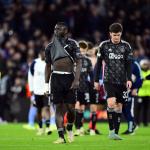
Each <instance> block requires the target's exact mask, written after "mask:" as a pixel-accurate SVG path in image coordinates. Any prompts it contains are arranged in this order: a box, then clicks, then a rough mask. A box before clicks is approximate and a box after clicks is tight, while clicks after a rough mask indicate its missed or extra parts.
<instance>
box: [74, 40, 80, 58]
mask: <svg viewBox="0 0 150 150" xmlns="http://www.w3.org/2000/svg"><path fill="white" fill-rule="evenodd" d="M74 58H75V59H81V58H82V55H81V52H80V47H79V44H78V42H77V41H75V40H74Z"/></svg>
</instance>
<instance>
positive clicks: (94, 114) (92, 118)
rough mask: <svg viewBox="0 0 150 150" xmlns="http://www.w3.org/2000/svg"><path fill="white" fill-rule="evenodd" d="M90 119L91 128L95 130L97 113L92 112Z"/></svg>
mask: <svg viewBox="0 0 150 150" xmlns="http://www.w3.org/2000/svg"><path fill="white" fill-rule="evenodd" d="M91 121H92V127H91V128H92V129H93V130H95V126H96V122H97V113H96V112H92V117H91Z"/></svg>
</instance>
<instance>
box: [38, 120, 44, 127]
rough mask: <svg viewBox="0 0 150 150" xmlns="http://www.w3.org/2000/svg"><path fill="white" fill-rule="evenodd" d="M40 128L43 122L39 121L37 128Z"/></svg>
mask: <svg viewBox="0 0 150 150" xmlns="http://www.w3.org/2000/svg"><path fill="white" fill-rule="evenodd" d="M42 127H43V122H42V120H41V121H39V128H42Z"/></svg>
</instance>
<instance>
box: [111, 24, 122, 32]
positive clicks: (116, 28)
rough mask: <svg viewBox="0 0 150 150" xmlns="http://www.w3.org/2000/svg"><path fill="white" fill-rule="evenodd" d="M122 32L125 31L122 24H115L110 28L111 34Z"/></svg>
mask: <svg viewBox="0 0 150 150" xmlns="http://www.w3.org/2000/svg"><path fill="white" fill-rule="evenodd" d="M122 31H123V27H122V25H121V24H120V23H113V24H111V25H110V26H109V32H113V33H118V32H122Z"/></svg>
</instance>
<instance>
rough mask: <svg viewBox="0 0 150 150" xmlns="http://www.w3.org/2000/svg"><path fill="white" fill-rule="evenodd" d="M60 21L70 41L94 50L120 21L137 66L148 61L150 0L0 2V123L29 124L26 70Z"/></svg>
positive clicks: (7, 0)
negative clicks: (87, 45) (68, 33)
mask: <svg viewBox="0 0 150 150" xmlns="http://www.w3.org/2000/svg"><path fill="white" fill-rule="evenodd" d="M58 21H65V22H66V23H67V24H68V26H69V28H70V36H71V37H73V38H74V39H76V40H77V41H79V40H86V41H89V42H91V43H92V44H93V45H94V46H97V45H99V44H100V42H101V41H102V40H106V39H108V27H109V25H110V24H111V23H113V22H120V23H121V24H122V25H123V27H124V31H123V39H124V40H126V41H128V42H129V43H130V44H131V46H132V48H133V49H134V51H135V56H136V57H137V59H138V61H139V62H140V61H141V60H142V59H145V58H146V59H148V60H149V58H150V0H142V1H141V0H126V1H121V0H113V1H112V0H78V1H77V0H0V73H1V74H0V75H1V79H0V122H4V121H8V122H18V121H19V122H20V121H26V120H27V114H28V109H29V106H30V100H29V99H30V98H29V97H30V93H29V92H28V85H27V72H28V67H29V65H30V64H31V63H32V61H33V59H34V58H36V57H37V55H38V52H39V50H40V48H41V47H43V46H46V45H47V44H48V43H49V42H50V40H51V38H52V35H53V29H54V26H55V24H56V23H57V22H58ZM148 105H149V103H148ZM146 109H148V108H146ZM148 117H149V120H150V115H149V116H148ZM104 118H105V117H104Z"/></svg>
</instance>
